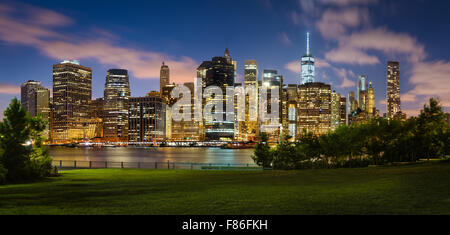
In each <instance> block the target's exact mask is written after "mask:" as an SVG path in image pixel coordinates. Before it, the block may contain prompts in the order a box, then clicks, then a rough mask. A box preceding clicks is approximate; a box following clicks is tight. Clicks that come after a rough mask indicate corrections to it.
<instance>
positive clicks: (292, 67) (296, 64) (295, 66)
mask: <svg viewBox="0 0 450 235" xmlns="http://www.w3.org/2000/svg"><path fill="white" fill-rule="evenodd" d="M284 68H285V69H287V70H289V71H291V72H293V73H297V74H299V73H300V70H301V68H300V61H298V60H296V61H292V62H289V63H287V64H286V65H285V66H284Z"/></svg>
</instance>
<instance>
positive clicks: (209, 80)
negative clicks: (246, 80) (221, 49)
mask: <svg viewBox="0 0 450 235" xmlns="http://www.w3.org/2000/svg"><path fill="white" fill-rule="evenodd" d="M197 75H198V78H200V79H201V87H202V90H203V92H202V94H203V97H207V98H203V99H202V104H203V105H202V107H205V105H206V104H207V103H210V102H217V103H219V104H222V110H220V109H215V108H213V109H212V113H211V114H212V116H209V115H208V114H204V115H203V118H204V125H203V126H204V130H205V140H206V141H232V140H233V139H234V120H227V111H226V101H227V99H228V97H227V95H226V89H227V87H232V88H234V80H235V79H234V65H233V64H232V60H231V57H230V53H229V51H228V49H227V50H226V51H225V55H224V57H213V58H212V60H211V61H205V62H203V63H202V64H201V65H200V66H199V67H198V68H197ZM211 86H216V87H218V88H220V89H221V90H222V94H221V95H220V94H214V95H213V94H210V95H208V94H206V93H205V90H206V89H207V88H208V87H211ZM230 99H231V100H233V98H232V97H230ZM214 115H221V116H222V117H223V118H222V120H220V119H219V120H216V119H214V118H213V116H214ZM228 116H229V117H234V110H232V111H230V113H229V115H228ZM172 135H173V133H172Z"/></svg>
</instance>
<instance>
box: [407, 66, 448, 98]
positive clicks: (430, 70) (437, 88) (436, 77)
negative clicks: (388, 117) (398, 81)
mask: <svg viewBox="0 0 450 235" xmlns="http://www.w3.org/2000/svg"><path fill="white" fill-rule="evenodd" d="M449 79H450V62H448V61H435V62H421V63H417V64H415V65H414V67H413V69H412V75H411V77H410V79H409V83H411V84H412V85H414V88H413V89H412V90H410V91H408V92H407V93H406V94H403V95H402V96H401V99H402V102H416V103H417V102H423V103H424V102H426V101H427V99H428V98H429V97H438V98H439V99H440V101H441V104H442V105H443V106H444V107H450V92H449V91H450V83H449V82H448V81H449Z"/></svg>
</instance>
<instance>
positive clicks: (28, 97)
mask: <svg viewBox="0 0 450 235" xmlns="http://www.w3.org/2000/svg"><path fill="white" fill-rule="evenodd" d="M20 90H21V92H20V93H21V95H20V98H21V103H22V105H23V106H24V107H25V109H26V110H27V111H28V113H29V114H30V116H32V117H35V116H38V115H39V116H40V117H41V119H42V120H43V121H44V122H46V123H47V126H46V128H45V130H44V131H43V135H42V136H43V137H44V138H45V139H49V137H50V115H51V113H50V111H51V110H50V90H49V89H47V88H45V87H43V86H42V85H41V82H37V81H32V80H29V81H27V82H25V83H23V84H22V85H21V86H20Z"/></svg>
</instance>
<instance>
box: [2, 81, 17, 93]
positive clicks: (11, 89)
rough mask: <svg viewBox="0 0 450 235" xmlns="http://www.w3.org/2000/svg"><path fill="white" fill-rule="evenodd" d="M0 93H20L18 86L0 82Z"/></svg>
mask: <svg viewBox="0 0 450 235" xmlns="http://www.w3.org/2000/svg"><path fill="white" fill-rule="evenodd" d="M0 93H1V94H8V95H17V94H20V87H19V86H16V85H11V84H5V83H0Z"/></svg>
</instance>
